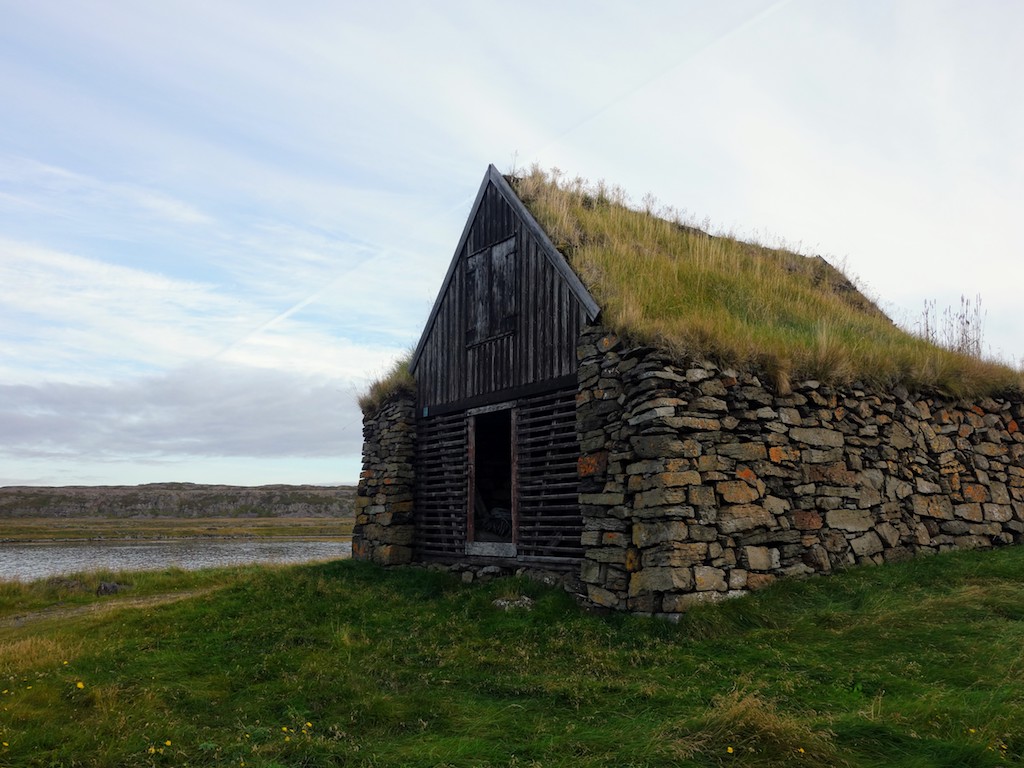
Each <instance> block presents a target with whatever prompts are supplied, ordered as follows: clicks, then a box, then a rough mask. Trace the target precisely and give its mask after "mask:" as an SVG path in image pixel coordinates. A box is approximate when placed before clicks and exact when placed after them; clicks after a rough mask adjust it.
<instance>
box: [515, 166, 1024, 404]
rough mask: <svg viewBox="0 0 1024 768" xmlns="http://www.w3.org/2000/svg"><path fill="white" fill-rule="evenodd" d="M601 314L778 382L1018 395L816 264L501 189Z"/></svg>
mask: <svg viewBox="0 0 1024 768" xmlns="http://www.w3.org/2000/svg"><path fill="white" fill-rule="evenodd" d="M509 181H510V183H511V184H512V186H513V188H514V189H515V191H516V194H517V195H518V196H519V198H520V199H521V200H522V201H523V203H524V204H525V205H526V206H527V208H528V209H529V210H530V212H531V213H532V214H533V216H534V217H535V218H536V219H537V221H538V222H539V223H540V225H541V226H542V227H543V228H544V229H545V231H546V232H547V233H548V235H549V237H550V238H551V240H552V242H553V243H554V245H555V247H556V248H558V250H559V251H561V252H562V254H564V255H565V257H566V258H567V259H568V260H569V262H570V264H571V265H572V266H573V268H574V269H575V270H576V272H577V274H579V276H580V278H581V279H582V280H583V282H584V283H585V284H586V285H587V287H588V289H589V290H590V291H591V293H592V294H593V295H594V298H595V299H596V300H597V302H598V304H600V305H601V308H602V313H603V322H604V323H605V324H606V325H608V326H609V327H611V328H613V329H615V330H616V331H617V332H619V333H620V334H623V335H625V336H627V337H628V338H631V339H633V340H635V341H638V342H640V343H646V344H652V345H655V346H657V347H660V348H662V349H665V350H667V351H668V352H670V353H672V354H674V355H678V356H680V357H692V358H697V359H711V360H714V361H716V362H718V363H719V364H722V365H725V366H737V367H738V366H749V367H753V368H755V369H758V370H760V371H762V372H764V373H766V374H768V375H770V376H771V377H773V378H774V380H775V384H776V386H778V387H779V388H780V389H781V390H783V391H785V390H787V389H788V382H789V381H798V380H802V379H818V380H821V381H826V382H829V383H832V384H849V383H852V382H854V381H861V382H865V383H871V384H874V385H877V386H881V387H886V388H888V387H892V386H895V385H900V384H901V385H904V386H906V387H907V388H908V389H910V390H933V391H937V392H939V393H941V394H945V395H947V396H951V397H960V398H968V397H978V396H985V395H993V394H999V393H1005V392H1009V391H1018V392H1019V391H1024V372H1022V371H1019V370H1014V369H1013V368H1011V367H1009V366H1007V365H1005V364H1003V363H999V362H996V361H992V360H986V359H982V358H979V357H975V356H972V355H968V354H963V353H960V352H956V351H953V350H950V349H946V348H944V347H940V346H936V345H935V344H933V343H931V342H929V341H926V340H925V339H923V338H920V337H918V336H915V335H913V334H911V333H908V332H907V331H905V330H903V329H901V328H899V327H898V326H896V325H895V324H894V323H893V322H892V321H891V320H890V319H889V318H888V317H887V316H886V315H885V314H884V313H883V312H882V311H881V310H880V309H878V307H877V306H875V304H874V303H873V302H871V301H870V300H869V299H868V298H867V297H866V296H864V295H863V294H862V293H861V292H860V291H858V290H857V289H856V287H855V285H854V284H853V282H852V281H851V280H850V279H849V278H847V277H846V276H845V275H844V274H843V273H842V272H841V271H840V270H838V269H836V268H835V267H833V266H832V265H830V264H829V263H828V262H826V261H825V260H824V259H822V258H821V257H817V256H815V257H807V256H802V255H799V254H796V253H792V252H790V251H787V250H783V249H776V248H769V247H765V246H761V245H756V244H752V243H747V242H742V241H740V240H737V239H734V238H732V237H725V236H711V235H709V234H707V233H706V232H703V231H701V230H699V229H697V228H695V227H692V226H688V225H686V224H684V223H683V222H682V221H681V220H680V219H679V217H678V216H674V219H670V218H665V217H663V216H659V215H655V212H654V211H653V210H652V208H653V206H652V205H651V204H650V203H648V205H647V208H648V210H643V211H641V210H636V209H634V208H632V207H630V206H629V204H628V197H627V196H626V194H625V193H624V192H623V191H622V190H621V189H620V188H617V187H614V188H609V187H607V186H605V185H604V184H603V183H598V184H590V183H588V182H586V181H585V180H583V179H580V178H576V179H572V180H564V179H562V178H561V177H560V175H559V173H558V172H557V171H552V172H551V173H548V172H545V171H543V170H542V169H540V168H539V167H537V166H534V167H533V168H532V169H531V170H530V171H529V172H528V173H526V174H525V175H523V176H520V177H515V176H513V177H511V178H509Z"/></svg>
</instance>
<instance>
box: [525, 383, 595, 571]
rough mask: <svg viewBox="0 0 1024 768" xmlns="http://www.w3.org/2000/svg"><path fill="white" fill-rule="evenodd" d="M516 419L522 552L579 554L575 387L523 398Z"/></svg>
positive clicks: (532, 555)
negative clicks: (517, 423) (517, 425)
mask: <svg viewBox="0 0 1024 768" xmlns="http://www.w3.org/2000/svg"><path fill="white" fill-rule="evenodd" d="M517 419H518V422H519V425H520V426H519V431H518V436H517V437H518V439H517V448H518V460H519V472H518V473H517V477H518V486H519V490H518V494H519V495H518V499H519V554H520V556H521V557H524V558H529V557H539V556H546V557H580V556H581V555H582V552H583V548H582V546H581V543H580V536H581V533H582V529H583V522H582V517H581V515H580V511H579V503H578V496H577V488H578V481H577V474H576V458H577V456H578V455H579V443H578V442H577V440H576V390H575V388H572V389H563V390H561V391H559V392H555V393H548V394H545V395H537V396H535V397H533V398H530V399H528V400H525V401H523V402H521V403H520V406H519V408H518V415H517Z"/></svg>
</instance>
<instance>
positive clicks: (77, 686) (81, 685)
mask: <svg viewBox="0 0 1024 768" xmlns="http://www.w3.org/2000/svg"><path fill="white" fill-rule="evenodd" d="M75 688H77V689H78V690H82V689H83V688H85V683H83V682H82V681H81V680H79V681H78V682H77V683H75Z"/></svg>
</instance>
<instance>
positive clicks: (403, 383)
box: [359, 351, 416, 414]
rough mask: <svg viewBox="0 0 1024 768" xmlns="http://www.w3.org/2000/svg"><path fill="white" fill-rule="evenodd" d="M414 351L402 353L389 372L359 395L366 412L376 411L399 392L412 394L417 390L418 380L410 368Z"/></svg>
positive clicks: (361, 405) (363, 409)
mask: <svg viewBox="0 0 1024 768" xmlns="http://www.w3.org/2000/svg"><path fill="white" fill-rule="evenodd" d="M411 361H412V351H409V352H407V353H406V354H404V355H402V357H400V358H399V359H398V360H396V361H395V362H394V364H393V365H392V366H391V367H390V368H389V369H388V370H387V372H386V373H385V374H384V375H383V376H381V377H380V378H379V379H377V380H375V381H374V382H373V383H372V384H370V386H369V388H368V389H367V390H366V392H364V393H363V394H362V395H360V396H359V408H360V410H362V412H363V413H364V414H371V413H375V412H376V411H377V409H378V408H380V407H381V406H382V405H383V404H384V403H386V402H387V401H388V400H390V399H391V398H392V397H394V396H395V395H397V394H399V393H407V394H412V393H414V392H415V391H416V380H415V379H414V378H413V376H412V373H411V372H410V370H409V363H410V362H411Z"/></svg>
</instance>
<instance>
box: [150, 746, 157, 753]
mask: <svg viewBox="0 0 1024 768" xmlns="http://www.w3.org/2000/svg"><path fill="white" fill-rule="evenodd" d="M149 754H151V755H155V754H156V747H153V746H151V747H150V748H149Z"/></svg>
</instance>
